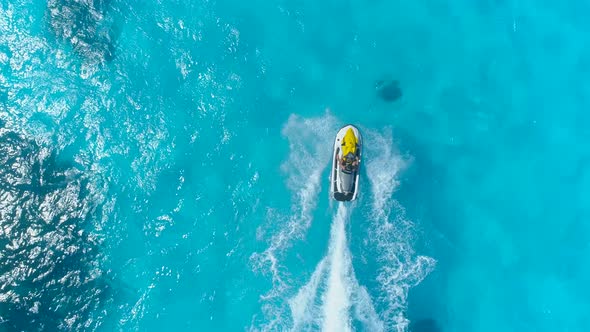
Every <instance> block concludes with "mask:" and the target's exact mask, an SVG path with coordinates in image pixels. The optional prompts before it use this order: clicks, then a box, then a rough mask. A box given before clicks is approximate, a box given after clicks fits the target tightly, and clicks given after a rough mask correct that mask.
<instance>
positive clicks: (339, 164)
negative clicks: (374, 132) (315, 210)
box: [330, 125, 362, 202]
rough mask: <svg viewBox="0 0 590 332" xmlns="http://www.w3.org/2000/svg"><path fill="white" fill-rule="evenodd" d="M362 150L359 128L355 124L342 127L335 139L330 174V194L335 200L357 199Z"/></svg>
mask: <svg viewBox="0 0 590 332" xmlns="http://www.w3.org/2000/svg"><path fill="white" fill-rule="evenodd" d="M361 152H362V138H361V134H360V132H359V130H358V129H357V128H356V127H355V126H353V125H346V126H344V127H342V128H340V130H339V131H338V134H336V140H335V141H334V154H333V156H332V172H331V175H330V196H331V197H332V198H334V199H335V200H337V201H340V202H346V201H353V200H355V199H356V197H357V195H358V184H359V170H360V164H361Z"/></svg>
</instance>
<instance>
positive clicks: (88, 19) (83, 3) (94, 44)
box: [47, 0, 118, 62]
mask: <svg viewBox="0 0 590 332" xmlns="http://www.w3.org/2000/svg"><path fill="white" fill-rule="evenodd" d="M111 6H112V4H111V0H48V1H47V17H48V20H49V25H50V28H51V30H52V31H53V32H54V34H55V36H56V37H57V38H58V39H61V40H63V41H67V42H69V43H70V45H71V46H72V48H73V49H74V51H75V52H76V53H77V54H79V55H80V56H82V57H84V58H85V59H87V60H91V61H98V62H103V61H107V62H108V61H111V60H112V59H113V58H114V56H115V43H116V39H117V36H118V29H117V27H116V25H115V24H114V15H113V11H112V10H111Z"/></svg>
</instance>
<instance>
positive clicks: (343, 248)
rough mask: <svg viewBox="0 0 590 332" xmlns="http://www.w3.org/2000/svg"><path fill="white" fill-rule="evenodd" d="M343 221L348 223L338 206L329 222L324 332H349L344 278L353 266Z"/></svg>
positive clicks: (346, 282)
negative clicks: (330, 226) (330, 228)
mask: <svg viewBox="0 0 590 332" xmlns="http://www.w3.org/2000/svg"><path fill="white" fill-rule="evenodd" d="M346 219H348V211H347V209H346V206H345V205H344V204H339V206H338V212H337V213H336V216H335V218H334V221H333V222H332V231H331V235H330V244H329V252H328V255H329V259H330V271H329V273H328V281H327V282H328V284H327V290H326V294H325V297H324V306H323V313H324V322H323V323H324V324H323V331H326V332H345V331H351V326H350V316H349V310H350V293H351V289H350V288H351V287H350V286H351V285H350V282H349V280H347V277H348V276H350V273H351V272H352V268H351V267H352V262H351V259H350V252H349V249H348V247H347V243H346V232H345V230H344V224H345V222H346Z"/></svg>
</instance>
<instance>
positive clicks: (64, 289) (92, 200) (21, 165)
mask: <svg viewBox="0 0 590 332" xmlns="http://www.w3.org/2000/svg"><path fill="white" fill-rule="evenodd" d="M101 200H102V199H101V198H100V194H99V193H98V191H97V190H96V189H94V187H93V183H92V181H89V180H88V179H86V178H85V176H84V174H82V172H81V171H79V170H77V169H75V168H73V167H72V166H71V165H65V164H63V163H61V162H58V160H57V159H56V156H55V154H54V153H51V152H50V151H48V150H47V149H44V148H42V147H39V146H37V145H36V144H35V143H33V142H31V141H29V140H27V139H25V138H23V137H22V136H20V135H18V134H16V133H14V132H11V131H9V130H6V129H5V128H3V127H2V123H0V247H1V248H2V251H1V252H0V330H2V331H59V330H92V329H94V328H96V327H98V325H99V324H100V317H96V316H95V315H97V313H98V312H100V309H101V308H102V306H103V305H104V303H105V302H107V301H109V298H112V295H113V294H112V290H111V286H109V284H110V283H109V282H108V280H107V279H108V274H106V273H104V272H103V271H101V270H100V266H99V265H100V263H99V261H100V259H101V254H100V252H99V244H100V243H99V240H97V239H96V238H95V237H93V235H92V234H91V233H90V232H88V229H89V228H90V224H91V221H92V220H94V219H96V218H97V216H100V215H101V214H102V203H101Z"/></svg>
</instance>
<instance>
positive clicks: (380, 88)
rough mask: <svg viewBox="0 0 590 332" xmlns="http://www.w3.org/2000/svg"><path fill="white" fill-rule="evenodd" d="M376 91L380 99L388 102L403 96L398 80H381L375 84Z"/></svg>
mask: <svg viewBox="0 0 590 332" xmlns="http://www.w3.org/2000/svg"><path fill="white" fill-rule="evenodd" d="M375 89H376V90H377V95H378V96H379V98H381V99H382V100H384V101H386V102H393V101H396V100H398V99H400V98H401V97H402V95H403V93H402V89H401V88H400V87H399V82H398V81H396V80H379V81H377V83H375Z"/></svg>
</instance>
